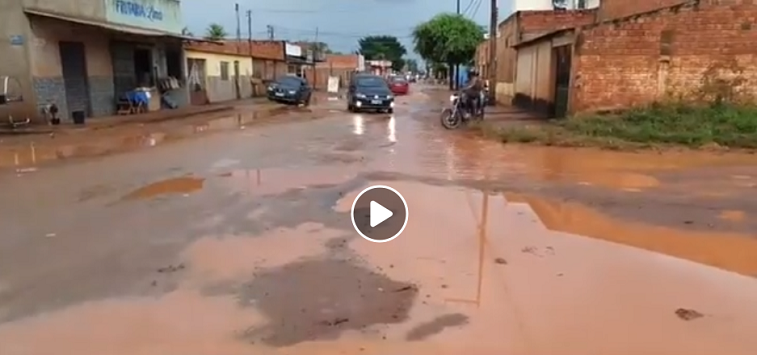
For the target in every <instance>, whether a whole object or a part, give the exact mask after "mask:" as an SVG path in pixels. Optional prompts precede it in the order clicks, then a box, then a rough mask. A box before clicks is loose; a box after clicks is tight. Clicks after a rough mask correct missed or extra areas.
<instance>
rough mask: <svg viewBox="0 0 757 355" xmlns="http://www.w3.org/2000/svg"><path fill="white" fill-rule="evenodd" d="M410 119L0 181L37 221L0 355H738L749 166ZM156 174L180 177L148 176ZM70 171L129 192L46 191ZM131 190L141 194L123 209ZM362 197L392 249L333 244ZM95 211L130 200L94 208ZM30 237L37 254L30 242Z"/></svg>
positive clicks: (235, 141) (215, 142) (749, 268)
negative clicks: (490, 135)
mask: <svg viewBox="0 0 757 355" xmlns="http://www.w3.org/2000/svg"><path fill="white" fill-rule="evenodd" d="M431 96H432V95H430V94H429V95H428V96H427V97H426V98H425V99H430V98H431ZM413 100H424V98H420V99H419V98H418V97H417V96H413V95H410V96H408V97H403V98H401V99H400V101H399V104H400V106H399V107H400V108H398V110H397V112H398V113H397V115H394V116H386V115H347V114H341V113H338V114H334V117H332V118H330V119H327V120H319V121H309V122H307V123H302V125H301V126H296V125H287V126H288V127H284V126H285V125H280V126H278V127H267V128H261V129H260V130H246V131H244V132H236V133H231V132H229V134H228V135H224V136H223V137H220V138H218V137H217V138H218V139H207V140H203V141H201V142H198V144H196V145H192V144H187V145H186V146H182V150H180V151H178V153H177V152H175V151H174V152H173V153H172V152H171V151H170V149H169V150H166V148H164V147H156V149H154V150H152V151H150V154H149V155H147V154H146V153H139V152H137V153H135V155H133V156H131V157H128V156H122V157H120V158H119V157H112V158H110V159H111V160H103V161H101V162H93V163H92V164H93V165H91V166H89V167H85V168H83V169H82V170H84V171H77V170H76V169H74V168H71V169H68V170H65V174H63V173H59V172H56V171H55V170H52V169H50V170H46V171H42V172H39V173H38V174H31V175H30V176H29V177H28V179H29V180H21V179H15V178H16V177H15V176H13V177H12V178H13V179H14V180H7V183H8V184H9V185H10V186H13V187H14V189H12V190H13V192H16V190H18V194H19V195H23V194H24V193H27V192H28V191H33V194H32V193H30V194H29V195H31V196H38V195H39V196H45V197H47V198H48V203H51V204H52V203H57V205H54V206H56V208H58V209H59V210H57V211H55V212H56V213H54V214H51V213H49V212H48V210H47V209H46V208H47V207H45V206H44V205H43V206H39V207H37V210H35V211H34V216H35V217H39V219H38V222H37V223H29V221H30V220H28V219H24V218H26V217H27V216H28V215H30V214H28V213H18V214H12V215H11V218H6V220H5V221H4V223H7V225H9V227H8V228H7V234H8V235H9V237H4V238H0V242H2V243H3V244H2V246H3V248H0V253H2V252H3V250H10V249H13V254H10V253H7V252H6V253H7V254H0V256H4V258H0V263H2V264H0V265H2V266H3V267H7V269H8V270H14V271H13V272H14V274H13V277H7V276H3V274H0V301H2V302H0V317H4V318H0V319H3V320H5V319H7V320H8V321H6V322H5V323H0V354H2V355H6V354H8V355H37V354H39V355H43V354H44V355H47V354H50V353H56V354H82V353H96V354H111V355H120V354H124V355H125V354H129V355H174V354H175V355H183V354H189V353H200V354H218V355H237V354H240V355H241V354H250V353H273V354H290V355H300V354H302V355H305V354H307V355H313V354H324V355H325V354H334V353H337V354H340V353H341V354H355V353H359V354H376V355H378V354H387V353H413V354H450V355H453V354H454V355H459V354H460V353H462V352H472V353H475V354H482V355H489V354H491V355H494V354H534V355H538V354H553V353H554V354H566V355H572V354H576V355H579V354H580V355H594V354H596V355H600V354H615V355H626V354H627V355H637V354H679V353H680V354H687V355H711V354H716V353H726V354H729V355H741V354H744V355H747V354H749V355H751V354H753V353H754V349H757V339H755V337H754V336H753V329H755V328H757V306H755V303H754V302H753V300H754V299H757V282H755V278H754V277H750V276H748V275H755V273H757V263H755V260H757V257H755V256H757V238H754V237H755V236H754V235H753V234H754V233H753V232H754V230H757V229H755V228H753V226H755V225H756V224H753V223H754V222H752V221H751V220H750V219H749V217H750V216H753V215H754V214H755V213H757V207H756V206H755V205H754V203H753V201H756V200H757V196H755V193H754V187H755V186H757V185H756V183H757V180H756V179H755V178H754V176H757V170H755V169H754V168H753V166H754V165H755V164H754V163H755V157H754V156H751V155H747V154H740V153H735V154H727V155H716V154H711V153H694V152H673V153H665V154H658V153H617V152H600V151H595V150H590V149H556V148H539V147H526V146H517V145H507V146H503V145H500V144H497V143H492V142H487V141H479V140H473V139H470V137H466V136H465V135H462V134H459V133H460V132H445V131H442V130H440V129H434V128H438V127H437V126H438V124H437V122H436V121H435V120H436V119H437V118H436V117H431V116H433V115H428V112H430V109H429V108H428V107H426V106H423V104H417V105H416V104H411V103H413V102H414V101H413ZM341 104H343V102H337V103H335V104H334V105H333V106H334V107H338V106H339V105H341ZM427 118H428V120H434V121H427V120H426V119H427ZM199 127H200V128H198V130H199V131H207V130H209V129H210V128H208V126H205V125H202V126H199ZM237 127H238V128H239V129H242V126H239V125H237ZM430 127H434V128H430ZM148 158H149V159H148ZM112 161H118V162H119V163H118V164H124V162H132V164H134V165H132V166H130V169H125V168H124V167H122V166H119V165H117V164H115V163H110V162H112ZM168 166H170V167H172V168H173V167H178V170H176V171H182V173H183V172H186V173H187V174H191V175H184V176H182V177H173V178H168V179H167V178H166V176H165V175H167V174H168V173H166V171H167V170H168V171H171V173H170V175H177V173H176V171H174V170H173V169H172V168H171V169H167V167H168ZM87 169H95V171H111V172H113V174H112V175H109V176H113V177H119V176H123V175H124V174H125V173H128V174H126V176H128V179H127V178H124V179H121V180H118V179H115V178H113V179H111V181H110V182H109V183H106V182H104V181H95V182H94V184H93V185H91V186H85V187H82V188H81V189H74V190H72V191H66V190H65V189H64V188H63V187H62V185H63V184H49V181H50V180H45V179H54V178H57V179H58V180H57V181H64V182H66V183H67V182H68V181H77V179H76V178H79V177H82V176H92V175H86V174H85V173H87V174H90V173H91V171H89V170H87ZM61 170H64V169H63V168H61ZM45 174H49V175H45ZM56 174H60V175H56ZM132 176H135V177H139V178H140V179H141V180H142V181H151V182H152V183H149V184H147V185H145V186H143V187H140V188H138V189H135V190H132V191H129V190H130V189H132V188H133V186H134V185H133V183H132V181H130V179H132ZM103 180H105V178H103ZM54 181H56V180H54ZM46 182H47V183H48V184H46ZM373 184H385V185H390V186H392V187H393V188H395V189H397V190H398V191H400V192H401V193H402V194H403V195H404V198H405V199H406V200H407V202H408V206H409V222H408V225H407V227H406V229H405V231H404V233H403V234H402V235H401V236H400V237H399V238H397V239H395V240H393V241H392V242H391V243H384V244H376V243H371V242H368V241H366V240H364V239H361V238H360V237H358V236H357V235H356V233H355V232H354V230H353V229H352V226H351V222H350V217H349V210H350V207H351V205H352V202H353V200H354V198H355V197H356V196H357V194H358V193H359V192H360V191H361V190H362V188H364V187H365V186H368V185H373ZM30 187H34V188H35V189H34V190H27V189H30ZM16 188H17V189H16ZM57 189H59V190H61V191H58V190H57ZM200 190H202V193H199V192H200ZM124 191H125V192H126V194H125V195H123V192H124ZM66 192H70V193H69V194H66ZM6 194H8V195H7V196H16V195H11V194H10V193H7V192H6ZM35 194H37V195H35ZM187 194H192V198H183V195H187ZM50 196H53V197H50ZM60 196H63V197H71V196H76V197H78V201H80V202H82V203H79V204H75V203H74V204H66V205H64V204H63V203H62V202H60V201H59V200H58V198H59V197H60ZM95 197H97V198H95ZM105 197H107V198H108V199H106V198H105ZM111 197H112V198H113V200H118V199H125V200H129V203H120V204H111V205H107V206H103V203H107V201H112V200H109V198H111ZM8 200H10V199H8ZM71 200H72V201H76V200H77V199H71ZM147 201H150V203H146V202H147ZM589 206H592V207H589ZM11 211H12V212H15V210H11ZM22 212H26V211H25V210H23V211H22ZM16 216H18V218H17V217H16ZM80 216H86V218H84V217H80ZM0 218H1V217H0ZM14 219H18V220H21V221H24V223H28V224H29V226H26V225H25V226H23V227H24V228H19V226H17V223H15V221H14ZM100 220H103V221H108V223H97V222H96V221H100ZM12 222H13V223H12ZM36 227H39V229H40V230H46V231H56V232H58V231H59V233H57V234H54V235H55V237H54V238H36V239H35V237H31V238H30V237H29V236H30V235H40V233H39V231H38V230H37V229H34V228H36ZM750 228H751V229H750ZM41 235H45V234H44V233H43V234H41ZM9 260H10V261H9ZM155 265H159V266H157V267H156V266H155ZM177 271H180V272H177ZM158 274H160V275H158ZM114 275H117V276H114ZM164 284H166V285H164ZM51 285H52V286H51ZM32 286H33V287H32ZM71 290H76V291H77V292H72V291H71ZM14 295H15V296H14ZM22 296H26V297H22ZM18 309H20V311H18ZM10 311H14V312H10Z"/></svg>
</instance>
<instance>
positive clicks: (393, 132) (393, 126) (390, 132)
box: [386, 116, 397, 143]
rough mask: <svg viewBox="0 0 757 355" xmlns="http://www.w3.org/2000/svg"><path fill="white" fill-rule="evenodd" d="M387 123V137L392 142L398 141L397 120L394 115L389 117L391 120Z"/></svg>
mask: <svg viewBox="0 0 757 355" xmlns="http://www.w3.org/2000/svg"><path fill="white" fill-rule="evenodd" d="M386 125H387V139H389V141H390V142H392V143H396V142H397V121H396V120H395V119H394V116H392V117H390V118H389V121H388V122H387V123H386Z"/></svg>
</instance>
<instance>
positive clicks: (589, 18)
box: [496, 10, 596, 104]
mask: <svg viewBox="0 0 757 355" xmlns="http://www.w3.org/2000/svg"><path fill="white" fill-rule="evenodd" d="M595 16H596V10H570V11H551V10H549V11H521V12H517V13H515V14H513V15H511V16H510V17H509V18H507V19H506V20H505V21H503V22H501V23H500V24H499V32H500V37H499V38H498V39H497V63H496V64H497V84H496V85H497V88H496V94H497V102H499V103H503V104H510V103H511V101H512V99H513V97H514V86H513V83H514V82H515V76H516V68H517V67H516V56H517V53H516V51H515V49H513V48H512V46H513V45H515V44H516V43H518V42H520V41H523V40H528V39H531V38H534V37H538V36H540V35H543V34H545V33H548V32H551V31H555V30H558V29H563V28H570V27H576V26H581V25H587V24H590V23H593V22H594V21H595Z"/></svg>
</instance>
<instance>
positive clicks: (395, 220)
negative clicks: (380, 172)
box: [351, 185, 408, 243]
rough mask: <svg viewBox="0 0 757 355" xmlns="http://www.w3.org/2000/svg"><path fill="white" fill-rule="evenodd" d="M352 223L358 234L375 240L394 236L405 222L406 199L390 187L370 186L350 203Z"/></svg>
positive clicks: (399, 232) (400, 230) (388, 239)
mask: <svg viewBox="0 0 757 355" xmlns="http://www.w3.org/2000/svg"><path fill="white" fill-rule="evenodd" d="M351 215H352V225H353V226H354V227H355V230H356V231H357V232H358V234H360V236H361V237H363V238H365V239H367V240H369V241H371V242H375V243H385V242H388V241H390V240H392V239H394V238H397V237H398V236H399V235H400V234H402V231H403V230H405V226H406V225H407V215H408V209H407V203H406V202H405V198H404V197H402V195H401V194H400V193H399V192H398V191H397V190H395V189H393V188H391V187H389V186H383V185H375V186H371V187H369V188H367V189H365V190H363V191H361V192H360V194H359V195H357V198H355V201H354V202H353V203H352V213H351Z"/></svg>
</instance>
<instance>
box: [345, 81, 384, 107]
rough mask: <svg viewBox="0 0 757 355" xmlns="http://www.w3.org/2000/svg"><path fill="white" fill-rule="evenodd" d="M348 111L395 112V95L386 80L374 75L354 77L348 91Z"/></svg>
mask: <svg viewBox="0 0 757 355" xmlns="http://www.w3.org/2000/svg"><path fill="white" fill-rule="evenodd" d="M347 110H348V111H350V112H359V111H367V110H371V111H377V112H387V113H392V112H394V94H392V91H391V90H390V89H389V85H388V84H387V81H386V79H384V78H383V77H381V76H378V75H373V74H357V75H354V76H353V77H352V79H350V85H349V88H348V89H347Z"/></svg>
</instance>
